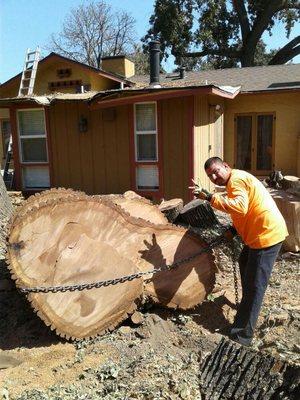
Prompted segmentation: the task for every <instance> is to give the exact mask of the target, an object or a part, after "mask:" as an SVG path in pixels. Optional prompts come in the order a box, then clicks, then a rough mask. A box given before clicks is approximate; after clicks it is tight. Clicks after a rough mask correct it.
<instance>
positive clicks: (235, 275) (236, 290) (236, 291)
mask: <svg viewBox="0 0 300 400" xmlns="http://www.w3.org/2000/svg"><path fill="white" fill-rule="evenodd" d="M231 246H232V272H233V282H234V294H235V304H236V305H238V304H239V285H238V273H237V264H238V261H237V255H236V248H235V242H234V238H233V239H232V242H231Z"/></svg>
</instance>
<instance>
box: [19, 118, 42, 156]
mask: <svg viewBox="0 0 300 400" xmlns="http://www.w3.org/2000/svg"><path fill="white" fill-rule="evenodd" d="M18 124H19V138H20V153H21V154H20V155H21V162H31V163H32V162H47V161H48V156H47V145H46V128H45V116H44V110H19V111H18Z"/></svg>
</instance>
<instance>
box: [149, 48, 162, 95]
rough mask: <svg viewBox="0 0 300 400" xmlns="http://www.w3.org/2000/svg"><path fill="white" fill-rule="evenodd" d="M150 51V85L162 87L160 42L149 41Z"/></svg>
mask: <svg viewBox="0 0 300 400" xmlns="http://www.w3.org/2000/svg"><path fill="white" fill-rule="evenodd" d="M149 51H150V86H152V87H160V84H159V70H160V42H159V41H158V40H152V41H151V42H150V43H149Z"/></svg>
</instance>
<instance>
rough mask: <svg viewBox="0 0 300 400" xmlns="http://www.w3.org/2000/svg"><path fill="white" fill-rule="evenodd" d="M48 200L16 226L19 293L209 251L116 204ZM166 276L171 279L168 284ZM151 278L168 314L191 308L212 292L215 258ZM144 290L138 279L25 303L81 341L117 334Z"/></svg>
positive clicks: (13, 264)
mask: <svg viewBox="0 0 300 400" xmlns="http://www.w3.org/2000/svg"><path fill="white" fill-rule="evenodd" d="M44 196H47V194H44V195H43V196H41V202H40V203H38V202H37V203H35V202H34V204H35V207H34V209H32V208H31V207H29V208H28V209H27V212H24V209H25V208H24V209H23V213H22V217H21V218H18V219H15V220H14V223H13V224H12V228H11V232H10V236H9V249H8V261H9V268H10V270H11V273H12V276H13V278H14V279H15V280H16V283H17V286H19V287H34V286H46V287H47V286H58V285H73V284H83V283H90V282H95V281H102V280H107V279H113V278H116V277H122V276H124V275H128V274H132V273H135V272H137V271H149V270H152V269H156V268H158V267H161V266H164V265H165V264H166V263H167V264H171V263H172V262H173V261H180V260H183V259H184V258H185V257H186V256H191V255H192V256H193V255H195V253H197V252H198V251H199V250H201V248H203V247H204V246H205V242H204V241H202V240H201V239H200V238H198V237H196V236H193V235H192V234H190V233H189V232H188V231H187V230H186V229H183V228H179V227H174V226H171V225H154V224H152V223H150V222H147V221H145V220H143V219H141V218H134V217H132V216H130V215H129V214H128V213H126V212H124V211H123V210H122V209H121V208H120V207H118V206H115V205H113V204H112V203H111V201H105V200H101V199H99V198H91V197H88V196H86V195H80V194H77V195H72V196H60V197H59V199H58V200H57V201H55V199H54V198H53V197H51V196H50V197H48V199H47V200H46V201H45V197H44ZM31 202H32V200H31ZM164 274H170V276H167V279H168V280H167V281H165V279H166V277H165V275H164ZM159 275H160V278H159ZM148 278H150V282H147V283H146V284H145V290H146V292H147V293H148V294H149V293H150V295H151V297H152V298H154V299H158V301H160V302H161V303H163V304H165V305H167V306H171V307H182V308H186V307H189V306H191V307H192V306H194V305H196V304H198V303H200V302H201V301H202V300H203V299H204V298H205V296H206V294H207V293H209V292H210V291H211V290H212V288H213V285H214V278H215V266H214V262H213V256H212V254H211V252H207V253H205V254H204V255H201V256H199V257H198V258H195V260H193V261H190V262H187V263H183V264H182V265H181V266H180V267H179V268H178V269H176V270H175V271H172V272H163V273H161V272H159V273H158V274H156V275H154V276H153V279H152V280H151V275H149V276H148ZM168 283H169V284H168ZM142 286H143V281H142V279H136V280H133V281H129V282H126V283H122V284H118V285H114V286H110V287H107V288H99V289H92V290H89V291H86V290H85V291H75V292H66V293H47V294H42V293H35V294H29V295H28V299H29V301H30V302H31V304H32V305H33V307H34V309H35V310H36V311H37V313H38V315H39V316H40V317H41V318H42V319H43V320H44V321H45V323H46V324H48V325H50V326H51V328H52V329H56V331H57V333H59V334H60V335H62V336H66V337H73V338H83V337H89V336H94V335H96V334H99V333H102V332H105V331H106V330H108V329H113V328H114V327H115V326H116V325H117V324H118V323H119V322H120V321H122V320H123V319H124V318H126V317H127V315H128V314H130V313H131V312H132V311H133V310H134V309H135V306H136V300H137V299H138V298H139V297H140V295H141V293H142ZM162 286H163V287H164V290H163V292H162V290H161V287H162Z"/></svg>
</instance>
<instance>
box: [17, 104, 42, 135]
mask: <svg viewBox="0 0 300 400" xmlns="http://www.w3.org/2000/svg"><path fill="white" fill-rule="evenodd" d="M18 117H19V134H20V136H44V135H45V118H44V111H43V110H29V111H19V112H18Z"/></svg>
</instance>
